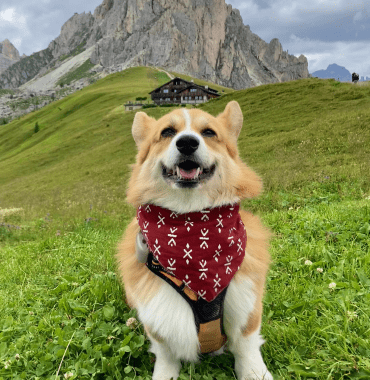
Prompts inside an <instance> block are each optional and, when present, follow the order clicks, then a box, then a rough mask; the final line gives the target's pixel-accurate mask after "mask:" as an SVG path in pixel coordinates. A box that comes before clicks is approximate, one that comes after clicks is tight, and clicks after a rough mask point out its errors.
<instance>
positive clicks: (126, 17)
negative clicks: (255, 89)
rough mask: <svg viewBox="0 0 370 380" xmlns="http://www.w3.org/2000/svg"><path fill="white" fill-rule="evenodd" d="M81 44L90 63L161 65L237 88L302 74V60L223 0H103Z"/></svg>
mask: <svg viewBox="0 0 370 380" xmlns="http://www.w3.org/2000/svg"><path fill="white" fill-rule="evenodd" d="M94 19H95V22H94V25H93V28H92V31H91V35H90V37H89V39H88V41H87V46H91V45H94V44H95V45H96V49H95V52H94V53H93V56H92V61H93V62H94V63H100V64H101V65H102V66H104V67H109V66H113V65H120V64H121V65H122V67H128V66H135V65H153V66H161V67H164V68H166V69H168V70H173V71H177V72H180V73H184V74H189V75H192V76H195V77H198V78H203V79H206V80H209V81H212V82H215V83H218V84H222V85H224V86H229V87H233V88H236V89H241V88H245V87H251V86H255V85H260V84H264V83H274V82H281V81H286V80H292V79H299V78H307V77H308V68H307V66H308V64H307V59H306V58H305V57H304V56H300V57H299V58H297V57H295V56H292V55H289V54H288V53H287V52H284V51H283V49H282V46H281V44H280V42H279V41H278V40H277V39H273V40H272V41H271V42H270V43H269V44H268V43H266V42H265V41H263V40H262V39H261V38H259V37H258V36H257V35H255V34H253V33H252V32H251V31H250V28H249V27H248V26H245V25H244V24H243V21H242V18H241V16H240V13H239V11H238V10H236V9H232V7H231V6H230V5H227V4H226V3H225V1H224V0H182V1H176V2H174V1H170V0H137V1H136V0H104V2H103V3H102V4H101V5H100V6H98V7H97V8H96V10H95V12H94Z"/></svg>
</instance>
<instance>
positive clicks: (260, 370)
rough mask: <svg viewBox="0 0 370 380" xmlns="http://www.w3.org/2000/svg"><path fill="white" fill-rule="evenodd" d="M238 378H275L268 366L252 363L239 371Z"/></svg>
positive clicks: (271, 379) (243, 379)
mask: <svg viewBox="0 0 370 380" xmlns="http://www.w3.org/2000/svg"><path fill="white" fill-rule="evenodd" d="M238 380H274V378H273V377H272V375H271V373H270V372H269V371H268V370H267V368H266V366H265V365H263V366H262V367H257V366H255V365H251V366H250V367H249V368H248V369H247V370H246V371H241V372H240V373H238Z"/></svg>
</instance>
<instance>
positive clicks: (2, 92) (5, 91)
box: [0, 89, 14, 98]
mask: <svg viewBox="0 0 370 380" xmlns="http://www.w3.org/2000/svg"><path fill="white" fill-rule="evenodd" d="M8 94H10V95H14V90H5V89H0V98H1V97H2V96H4V95H8Z"/></svg>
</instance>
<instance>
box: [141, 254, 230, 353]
mask: <svg viewBox="0 0 370 380" xmlns="http://www.w3.org/2000/svg"><path fill="white" fill-rule="evenodd" d="M147 267H148V269H150V270H151V271H152V272H153V273H154V274H155V275H157V276H158V277H160V278H161V279H162V280H164V281H166V282H167V283H168V284H169V285H170V286H171V287H172V288H173V289H175V290H176V291H177V292H178V293H179V294H180V295H181V296H182V297H183V298H184V300H185V301H186V302H187V303H188V304H189V306H190V307H191V309H192V311H193V314H194V320H195V326H196V329H197V332H198V339H199V343H200V350H201V352H202V353H209V352H214V351H217V350H219V349H220V348H221V347H222V346H223V345H224V344H225V343H226V340H227V337H226V334H225V332H224V328H223V304H224V300H225V295H226V291H227V287H226V288H225V289H224V290H223V291H222V292H221V293H220V294H219V295H218V296H217V297H216V298H215V299H214V300H213V301H211V302H207V301H205V300H204V299H203V298H201V297H198V295H197V294H196V293H195V292H193V291H192V290H191V289H190V288H189V287H187V286H186V285H185V284H184V283H183V282H182V281H181V280H179V279H178V278H176V277H175V276H172V275H171V274H169V273H168V272H166V270H165V269H164V268H163V267H162V265H161V264H160V263H159V262H158V261H157V260H156V259H155V258H154V257H153V253H152V252H149V255H148V261H147Z"/></svg>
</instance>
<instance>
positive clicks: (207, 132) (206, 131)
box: [202, 128, 216, 137]
mask: <svg viewBox="0 0 370 380" xmlns="http://www.w3.org/2000/svg"><path fill="white" fill-rule="evenodd" d="M202 136H204V137H213V136H216V132H215V131H214V130H212V129H211V128H206V129H204V130H203V131H202Z"/></svg>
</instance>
